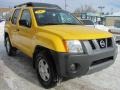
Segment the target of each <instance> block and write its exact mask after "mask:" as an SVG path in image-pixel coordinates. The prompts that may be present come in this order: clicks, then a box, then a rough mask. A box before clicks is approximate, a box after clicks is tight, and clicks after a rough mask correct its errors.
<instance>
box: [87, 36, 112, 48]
mask: <svg viewBox="0 0 120 90" xmlns="http://www.w3.org/2000/svg"><path fill="white" fill-rule="evenodd" d="M93 41H94V40H89V43H90V45H91V47H92V49H93V50H96V49H97V47H96V45H95V43H93ZM96 42H97V45H99V48H100V49H105V48H109V47H112V38H104V39H97V40H96Z"/></svg>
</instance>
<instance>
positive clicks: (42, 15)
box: [34, 9, 81, 25]
mask: <svg viewBox="0 0 120 90" xmlns="http://www.w3.org/2000/svg"><path fill="white" fill-rule="evenodd" d="M34 13H35V17H36V21H37V23H38V25H61V24H63V25H64V24H67V25H78V24H81V23H80V22H79V20H77V19H76V18H75V17H74V16H73V15H71V14H70V13H68V12H66V11H63V10H53V9H51V10H40V9H36V10H34Z"/></svg>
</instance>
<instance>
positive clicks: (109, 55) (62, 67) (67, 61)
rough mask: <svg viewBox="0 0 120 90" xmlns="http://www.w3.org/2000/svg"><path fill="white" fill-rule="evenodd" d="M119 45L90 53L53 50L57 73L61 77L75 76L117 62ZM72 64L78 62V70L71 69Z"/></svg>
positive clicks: (89, 72)
mask: <svg viewBox="0 0 120 90" xmlns="http://www.w3.org/2000/svg"><path fill="white" fill-rule="evenodd" d="M117 52H118V51H117V46H115V48H107V49H103V50H98V51H94V52H91V53H89V54H68V53H57V52H53V57H54V60H55V65H56V68H57V73H58V75H60V76H61V77H67V78H74V77H80V76H82V75H86V74H91V73H94V72H98V71H100V70H102V69H105V68H107V67H108V66H110V65H112V64H113V63H114V62H115V59H116V56H117ZM71 64H77V65H78V67H77V70H76V71H75V72H73V71H71V68H70V66H71Z"/></svg>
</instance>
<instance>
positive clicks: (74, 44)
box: [66, 40, 84, 53]
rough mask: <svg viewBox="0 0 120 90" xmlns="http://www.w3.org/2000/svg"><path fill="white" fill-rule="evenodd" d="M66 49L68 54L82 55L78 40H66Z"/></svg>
mask: <svg viewBox="0 0 120 90" xmlns="http://www.w3.org/2000/svg"><path fill="white" fill-rule="evenodd" d="M66 47H67V50H68V52H70V53H84V52H83V48H82V44H81V42H80V41H79V40H68V41H66Z"/></svg>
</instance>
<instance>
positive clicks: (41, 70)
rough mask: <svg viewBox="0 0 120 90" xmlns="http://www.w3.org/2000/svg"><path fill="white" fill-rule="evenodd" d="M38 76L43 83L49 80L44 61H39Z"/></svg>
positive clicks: (47, 67)
mask: <svg viewBox="0 0 120 90" xmlns="http://www.w3.org/2000/svg"><path fill="white" fill-rule="evenodd" d="M38 67H39V74H40V76H41V78H42V79H43V80H44V81H48V80H49V78H50V72H49V71H50V70H49V66H48V64H47V62H46V61H45V60H44V59H41V60H40V61H39V66H38Z"/></svg>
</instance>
